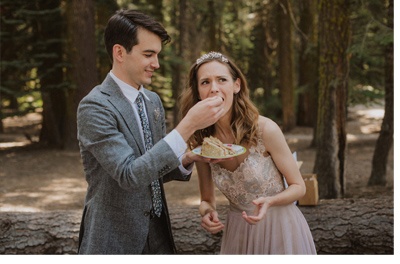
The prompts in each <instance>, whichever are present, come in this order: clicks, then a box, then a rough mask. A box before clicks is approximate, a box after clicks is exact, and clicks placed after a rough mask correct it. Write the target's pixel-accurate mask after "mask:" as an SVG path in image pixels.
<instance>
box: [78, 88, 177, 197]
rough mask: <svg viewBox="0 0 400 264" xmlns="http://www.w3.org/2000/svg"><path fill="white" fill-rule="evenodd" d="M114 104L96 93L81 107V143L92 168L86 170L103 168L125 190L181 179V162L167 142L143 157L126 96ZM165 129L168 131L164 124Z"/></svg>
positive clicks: (84, 155)
mask: <svg viewBox="0 0 400 264" xmlns="http://www.w3.org/2000/svg"><path fill="white" fill-rule="evenodd" d="M114 97H115V96H114ZM113 100H114V99H113V97H112V96H109V95H107V94H106V93H104V92H102V91H101V90H100V89H95V90H94V91H92V92H91V95H90V96H87V97H85V98H84V99H83V100H82V101H81V103H80V105H79V108H78V117H77V120H78V139H79V144H80V146H81V154H82V157H83V162H84V163H87V164H89V166H85V168H93V170H95V169H96V167H98V166H101V168H102V169H103V170H105V171H106V172H107V174H108V175H110V176H111V177H113V178H114V180H116V181H117V182H118V184H119V185H120V186H121V188H124V189H132V188H143V187H144V186H149V185H150V183H151V182H152V181H154V180H156V179H158V178H161V177H163V176H164V175H166V174H168V173H170V172H173V173H172V175H171V176H172V178H179V177H182V174H181V173H180V172H179V173H178V171H179V169H178V170H176V168H177V167H178V166H179V164H180V162H179V159H178V158H177V157H176V156H175V154H174V152H173V151H172V149H171V148H170V147H169V145H168V144H167V143H166V142H165V141H164V140H159V141H157V142H156V143H155V144H154V146H153V148H152V149H151V150H149V151H147V152H146V153H144V151H143V146H141V145H140V144H141V143H140V142H138V140H137V138H138V136H137V135H140V134H138V133H139V132H137V129H139V128H138V127H137V126H136V127H135V125H134V124H136V120H135V119H134V117H133V116H134V114H133V110H132V107H131V106H130V104H129V101H128V100H127V99H126V98H125V99H124V97H123V95H122V96H119V99H118V101H113ZM128 124H130V125H128ZM132 124H133V125H132ZM162 126H163V127H164V128H162V129H165V124H163V125H162ZM156 133H158V132H157V131H156ZM135 134H136V137H135ZM163 134H165V131H162V132H161V135H163ZM87 174H90V172H89V173H87ZM179 175H180V176H179Z"/></svg>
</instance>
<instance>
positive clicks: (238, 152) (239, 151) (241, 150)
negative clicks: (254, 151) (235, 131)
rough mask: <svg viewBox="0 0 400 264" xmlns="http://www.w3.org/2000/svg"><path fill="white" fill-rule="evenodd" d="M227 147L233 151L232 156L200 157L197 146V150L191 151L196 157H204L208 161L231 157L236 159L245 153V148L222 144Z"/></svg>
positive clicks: (199, 150) (199, 148)
mask: <svg viewBox="0 0 400 264" xmlns="http://www.w3.org/2000/svg"><path fill="white" fill-rule="evenodd" d="M224 145H225V146H227V147H230V148H232V149H233V150H234V151H235V154H233V155H227V156H223V157H210V156H204V155H201V146H198V147H197V148H195V149H194V150H192V152H193V153H194V154H196V155H199V156H202V157H205V158H210V159H228V158H232V157H236V156H239V155H242V154H243V153H245V152H246V148H245V147H242V146H239V145H234V144H224Z"/></svg>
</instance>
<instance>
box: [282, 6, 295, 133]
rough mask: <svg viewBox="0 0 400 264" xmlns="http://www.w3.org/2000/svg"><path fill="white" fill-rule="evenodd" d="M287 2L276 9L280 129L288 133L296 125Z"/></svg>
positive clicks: (289, 21) (290, 28)
mask: <svg viewBox="0 0 400 264" xmlns="http://www.w3.org/2000/svg"><path fill="white" fill-rule="evenodd" d="M288 1H289V0H281V1H280V8H278V26H279V29H278V32H279V35H278V36H279V45H278V53H279V86H280V93H281V100H282V120H283V123H282V129H283V131H290V130H291V129H292V128H294V126H295V125H296V116H295V114H294V109H295V97H294V83H293V74H294V73H293V48H292V27H291V19H290V13H289V2H288Z"/></svg>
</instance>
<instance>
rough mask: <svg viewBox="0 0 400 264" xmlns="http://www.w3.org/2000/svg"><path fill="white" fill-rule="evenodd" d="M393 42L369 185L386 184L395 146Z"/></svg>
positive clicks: (389, 47) (390, 11)
mask: <svg viewBox="0 0 400 264" xmlns="http://www.w3.org/2000/svg"><path fill="white" fill-rule="evenodd" d="M389 3H390V5H389V8H388V27H389V28H391V29H393V0H391V1H389ZM393 68H394V66H393V42H392V43H390V44H388V45H387V47H386V48H385V115H384V117H383V120H382V125H381V131H380V132H379V137H378V140H377V141H376V145H375V150H374V156H373V158H372V170H371V176H370V178H369V180H368V185H369V186H372V185H381V186H385V185H386V166H387V160H388V156H389V152H390V150H391V148H392V147H393V133H394V126H393V119H394V114H393V108H394V105H393V101H394V91H393V90H394V89H393V80H394V77H393Z"/></svg>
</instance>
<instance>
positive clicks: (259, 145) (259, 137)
mask: <svg viewBox="0 0 400 264" xmlns="http://www.w3.org/2000/svg"><path fill="white" fill-rule="evenodd" d="M255 149H256V151H257V152H258V153H261V154H263V153H264V152H265V146H264V141H263V138H262V128H261V127H258V129H257V146H256V148H255Z"/></svg>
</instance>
